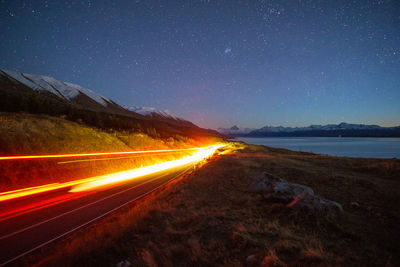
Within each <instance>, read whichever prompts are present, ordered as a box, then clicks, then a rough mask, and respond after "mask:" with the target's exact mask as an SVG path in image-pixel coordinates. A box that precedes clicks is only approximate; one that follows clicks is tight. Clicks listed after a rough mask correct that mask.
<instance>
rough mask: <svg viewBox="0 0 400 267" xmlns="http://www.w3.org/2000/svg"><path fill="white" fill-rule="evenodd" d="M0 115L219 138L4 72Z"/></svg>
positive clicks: (48, 81) (165, 115) (178, 121)
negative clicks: (54, 118)
mask: <svg viewBox="0 0 400 267" xmlns="http://www.w3.org/2000/svg"><path fill="white" fill-rule="evenodd" d="M0 111H6V112H20V111H23V112H29V113H38V114H47V115H53V116H60V115H66V116H67V118H68V119H71V120H75V121H76V120H79V119H80V120H83V121H84V122H85V123H87V124H90V125H93V126H96V127H100V128H112V127H114V128H115V127H117V128H120V129H123V130H132V127H133V128H135V127H136V128H137V129H141V130H143V129H150V130H151V129H155V130H158V131H159V132H162V133H164V134H165V135H167V136H171V135H172V136H173V135H174V134H181V135H185V136H188V135H190V136H193V135H196V136H198V135H201V136H204V135H205V136H222V135H221V134H219V133H218V132H217V131H214V130H210V129H203V128H200V127H198V126H196V125H195V124H193V123H192V122H190V121H187V120H184V119H182V118H179V117H177V116H175V115H174V114H173V113H172V112H170V111H168V110H165V111H160V110H157V109H155V108H148V107H123V106H120V105H119V104H117V103H116V102H114V101H113V100H111V99H109V98H107V97H105V96H102V95H100V94H97V93H96V92H94V91H92V90H89V89H87V88H84V87H82V86H80V85H77V84H73V83H69V82H62V81H59V80H57V79H55V78H52V77H48V76H42V75H33V74H25V73H20V72H16V71H9V70H4V69H2V70H0ZM107 114H108V115H107ZM110 115H112V116H110ZM151 132H154V131H153V130H151Z"/></svg>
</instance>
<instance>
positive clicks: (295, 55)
mask: <svg viewBox="0 0 400 267" xmlns="http://www.w3.org/2000/svg"><path fill="white" fill-rule="evenodd" d="M0 40H1V41H0V68H4V69H9V70H18V71H21V72H25V73H33V74H41V75H47V76H52V77H55V78H56V79H59V80H62V81H69V82H73V83H77V84H79V85H82V86H84V87H86V88H89V89H92V90H94V91H95V92H98V93H100V94H102V95H104V96H106V97H109V98H111V99H113V100H114V101H116V102H117V103H119V104H121V105H127V106H152V107H156V108H159V109H168V110H171V111H172V112H173V113H175V114H177V115H178V116H181V117H183V118H185V119H188V120H191V121H193V122H194V123H196V124H198V125H200V126H203V127H210V128H217V127H229V126H232V125H233V124H239V125H241V126H246V127H253V128H260V127H262V126H265V125H274V126H277V125H283V126H307V125H309V124H328V123H339V122H342V121H345V122H349V123H368V124H369V123H373V124H380V125H386V126H389V125H400V1H396V0H393V1H386V0H382V1H349V0H345V1H336V0H334V1H330V0H329V1H328V0H327V1H295V0H293V1H230V0H228V1H212V0H210V1H172V0H171V1H94V0H93V1H39V0H35V1H18V0H0Z"/></svg>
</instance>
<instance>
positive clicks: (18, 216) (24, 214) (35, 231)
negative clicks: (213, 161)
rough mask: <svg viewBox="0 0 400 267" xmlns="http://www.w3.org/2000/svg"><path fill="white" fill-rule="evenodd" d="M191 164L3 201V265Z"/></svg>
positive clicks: (147, 190) (150, 189) (0, 230)
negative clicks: (98, 186) (97, 186)
mask: <svg viewBox="0 0 400 267" xmlns="http://www.w3.org/2000/svg"><path fill="white" fill-rule="evenodd" d="M191 168H193V164H188V165H185V166H180V167H177V168H174V169H172V170H168V171H164V172H161V173H156V174H151V175H147V176H145V177H141V178H136V179H134V180H132V181H129V182H126V183H124V184H120V185H116V186H114V187H112V188H107V189H102V190H97V191H90V192H82V193H69V192H68V191H69V188H64V189H60V190H55V191H51V192H46V193H41V194H37V195H33V196H29V197H24V198H20V199H15V200H9V201H4V202H1V203H0V266H3V265H6V264H8V263H12V262H14V261H16V260H17V259H19V258H21V257H23V256H25V255H27V254H29V253H30V252H32V251H35V250H37V249H39V248H41V247H43V246H46V245H48V244H50V243H52V242H53V241H55V240H57V239H60V238H62V237H65V236H67V235H68V234H70V233H72V232H74V231H76V230H78V229H80V228H82V227H85V226H87V225H90V224H91V223H93V222H94V221H96V220H99V219H101V218H103V217H105V216H107V215H108V214H110V213H112V212H113V211H116V210H118V209H119V208H121V207H123V206H125V205H127V204H129V203H132V202H134V201H135V200H137V199H139V198H141V197H143V196H145V195H147V194H149V193H151V192H153V191H154V190H156V189H157V188H159V187H161V186H163V185H165V184H166V183H168V182H170V181H171V180H173V179H175V178H177V177H179V176H180V175H182V174H183V173H184V172H186V171H188V170H189V169H191Z"/></svg>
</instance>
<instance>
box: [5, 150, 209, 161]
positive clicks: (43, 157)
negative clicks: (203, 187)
mask: <svg viewBox="0 0 400 267" xmlns="http://www.w3.org/2000/svg"><path fill="white" fill-rule="evenodd" d="M199 149H203V148H202V147H195V148H180V149H159V150H142V151H120V152H100V153H78V154H54V155H22V156H1V157H0V160H19V159H49V158H71V157H91V156H110V155H130V154H146V153H167V152H179V151H191V150H199Z"/></svg>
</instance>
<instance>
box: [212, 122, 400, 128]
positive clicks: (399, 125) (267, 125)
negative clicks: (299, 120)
mask: <svg viewBox="0 0 400 267" xmlns="http://www.w3.org/2000/svg"><path fill="white" fill-rule="evenodd" d="M341 123H346V124H357V125H377V126H380V127H400V124H398V125H382V124H377V123H357V122H344V121H341V122H337V123H327V124H308V125H296V126H291V125H287V126H285V125H270V124H265V125H264V126H260V127H256V128H251V127H246V126H242V125H239V124H234V125H231V126H230V127H219V128H221V129H222V128H223V129H230V128H232V127H234V126H237V127H239V128H242V129H243V128H248V129H252V130H257V129H260V128H263V127H285V128H286V127H288V128H301V127H308V126H312V125H317V126H325V125H330V124H331V125H339V124H341Z"/></svg>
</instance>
